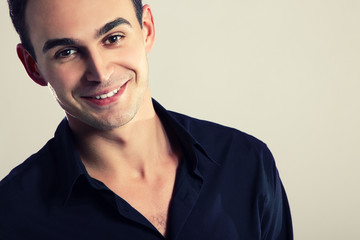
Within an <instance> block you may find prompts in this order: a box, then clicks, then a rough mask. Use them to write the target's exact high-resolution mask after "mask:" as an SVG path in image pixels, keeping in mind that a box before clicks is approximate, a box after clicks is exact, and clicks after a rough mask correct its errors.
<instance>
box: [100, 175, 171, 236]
mask: <svg viewBox="0 0 360 240" xmlns="http://www.w3.org/2000/svg"><path fill="white" fill-rule="evenodd" d="M174 182H175V173H174V174H173V176H167V177H159V178H158V179H156V180H155V181H152V182H146V181H128V182H126V184H121V183H114V182H108V183H107V184H106V185H107V186H108V187H109V188H110V189H111V190H112V191H113V192H114V193H116V194H117V195H118V196H119V197H121V198H122V199H124V200H125V201H126V202H127V203H129V204H130V205H131V206H132V207H133V208H134V209H136V210H137V211H138V212H139V213H140V214H141V215H143V216H144V217H145V218H146V219H147V220H148V221H149V222H150V223H151V224H152V225H153V226H154V227H155V228H156V229H157V230H158V231H159V232H160V233H161V234H162V235H163V236H165V234H166V226H167V221H168V212H169V206H170V201H171V198H172V194H173V189H174Z"/></svg>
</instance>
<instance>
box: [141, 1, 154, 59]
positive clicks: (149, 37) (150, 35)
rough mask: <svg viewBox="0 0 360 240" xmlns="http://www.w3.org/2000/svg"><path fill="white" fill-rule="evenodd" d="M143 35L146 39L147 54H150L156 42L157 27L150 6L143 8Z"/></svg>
mask: <svg viewBox="0 0 360 240" xmlns="http://www.w3.org/2000/svg"><path fill="white" fill-rule="evenodd" d="M142 24H143V29H142V32H143V35H144V39H145V49H146V53H149V52H150V51H151V49H152V47H153V45H154V42H155V26H154V19H153V15H152V12H151V9H150V6H149V5H147V4H146V5H144V7H143V20H142Z"/></svg>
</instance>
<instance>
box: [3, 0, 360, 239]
mask: <svg viewBox="0 0 360 240" xmlns="http://www.w3.org/2000/svg"><path fill="white" fill-rule="evenodd" d="M147 2H148V3H150V4H151V6H152V8H153V13H154V15H155V22H156V30H157V42H156V45H155V47H154V49H153V51H152V53H151V55H150V56H149V58H150V69H151V76H150V81H151V87H152V92H153V96H154V97H155V98H156V99H157V100H158V101H160V102H161V103H162V104H163V105H164V106H165V107H167V108H168V109H172V110H176V111H179V112H183V113H186V114H189V115H192V116H195V117H198V118H203V119H208V120H212V121H215V122H218V123H222V124H225V125H229V126H233V127H236V128H238V129H240V130H242V131H245V132H247V133H250V134H252V135H254V136H256V137H258V138H260V139H262V140H263V141H265V142H266V143H267V144H268V146H269V147H270V149H271V150H272V152H273V154H274V156H275V158H276V161H277V165H278V169H279V171H280V175H281V177H282V180H283V182H284V185H285V187H286V190H287V193H288V197H289V200H290V205H291V209H292V214H293V222H294V231H295V236H296V239H305V240H311V239H314V240H319V239H320V240H322V239H324V240H325V239H326V240H331V239H334V240H335V239H336V240H337V239H360V232H359V227H360V219H359V218H360V217H359V216H360V207H359V203H360V193H359V192H360V191H359V190H360V187H359V183H360V174H359V170H360V164H359V161H360V147H359V144H360V127H359V124H360V113H359V112H360V109H359V107H360V97H359V88H360V83H359V77H360V68H359V65H360V55H359V54H360V47H359V43H360V31H359V29H360V3H359V1H358V0H337V1H336V0H327V1H325V0H301V1H300V0H299V1H285V0H273V1H265V0H256V1H244V0H236V1H235V0H222V1H215V0H196V1H194V0H181V1H171V0H167V1H160V0H148V1H147ZM0 32H1V36H2V37H1V45H0V48H1V49H0V53H1V54H0V68H1V69H0V70H1V101H0V104H1V105H0V107H1V118H0V121H1V122H0V128H1V129H0V178H3V177H4V176H5V175H6V174H7V173H8V172H9V171H10V170H11V169H12V168H13V167H15V166H16V165H17V164H19V163H21V162H22V161H23V160H24V159H25V158H26V157H28V156H29V155H30V154H31V153H34V152H35V151H37V150H38V149H39V148H40V147H41V146H42V145H44V144H45V142H46V141H47V140H48V139H49V138H50V137H51V136H52V135H53V132H54V131H55V128H56V126H57V124H58V122H59V121H60V120H61V119H62V117H63V115H64V114H63V112H62V111H61V109H60V108H59V107H58V106H57V103H56V102H55V101H54V100H53V98H52V96H51V94H50V92H49V91H48V89H47V88H41V87H38V86H36V85H35V84H33V83H32V82H31V80H29V78H28V77H27V76H26V73H25V71H24V70H23V68H22V66H21V64H20V61H18V60H17V57H16V54H15V46H16V43H17V42H18V38H17V35H16V33H15V31H14V30H13V28H12V25H11V23H10V19H9V17H8V13H7V5H6V1H1V2H0Z"/></svg>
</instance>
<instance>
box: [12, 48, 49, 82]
mask: <svg viewBox="0 0 360 240" xmlns="http://www.w3.org/2000/svg"><path fill="white" fill-rule="evenodd" d="M16 51H17V55H18V57H19V59H20V60H21V62H22V64H23V65H24V67H25V70H26V72H27V74H28V75H29V76H30V77H31V79H32V80H33V81H34V82H36V83H37V84H39V85H41V86H47V82H46V81H45V79H44V78H43V77H42V76H41V74H40V72H39V70H38V68H37V65H36V62H35V60H34V58H33V57H32V56H31V55H30V53H29V52H28V51H27V50H26V49H25V48H24V46H23V45H22V44H20V43H19V44H18V45H17V47H16Z"/></svg>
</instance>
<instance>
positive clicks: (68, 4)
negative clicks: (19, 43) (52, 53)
mask: <svg viewBox="0 0 360 240" xmlns="http://www.w3.org/2000/svg"><path fill="white" fill-rule="evenodd" d="M25 14H26V15H25V17H26V22H27V25H28V29H29V35H30V39H31V40H32V42H33V44H35V43H36V41H41V39H42V38H60V37H73V38H77V37H79V38H81V37H82V35H84V36H85V35H88V34H92V33H94V31H96V29H98V28H100V27H101V26H103V24H105V23H107V22H109V21H112V20H114V19H116V18H118V17H122V18H125V19H127V20H128V21H129V22H131V24H132V25H136V24H133V22H134V21H136V14H135V10H134V6H133V3H132V1H131V0H29V2H28V5H27V8H26V13H25Z"/></svg>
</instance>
